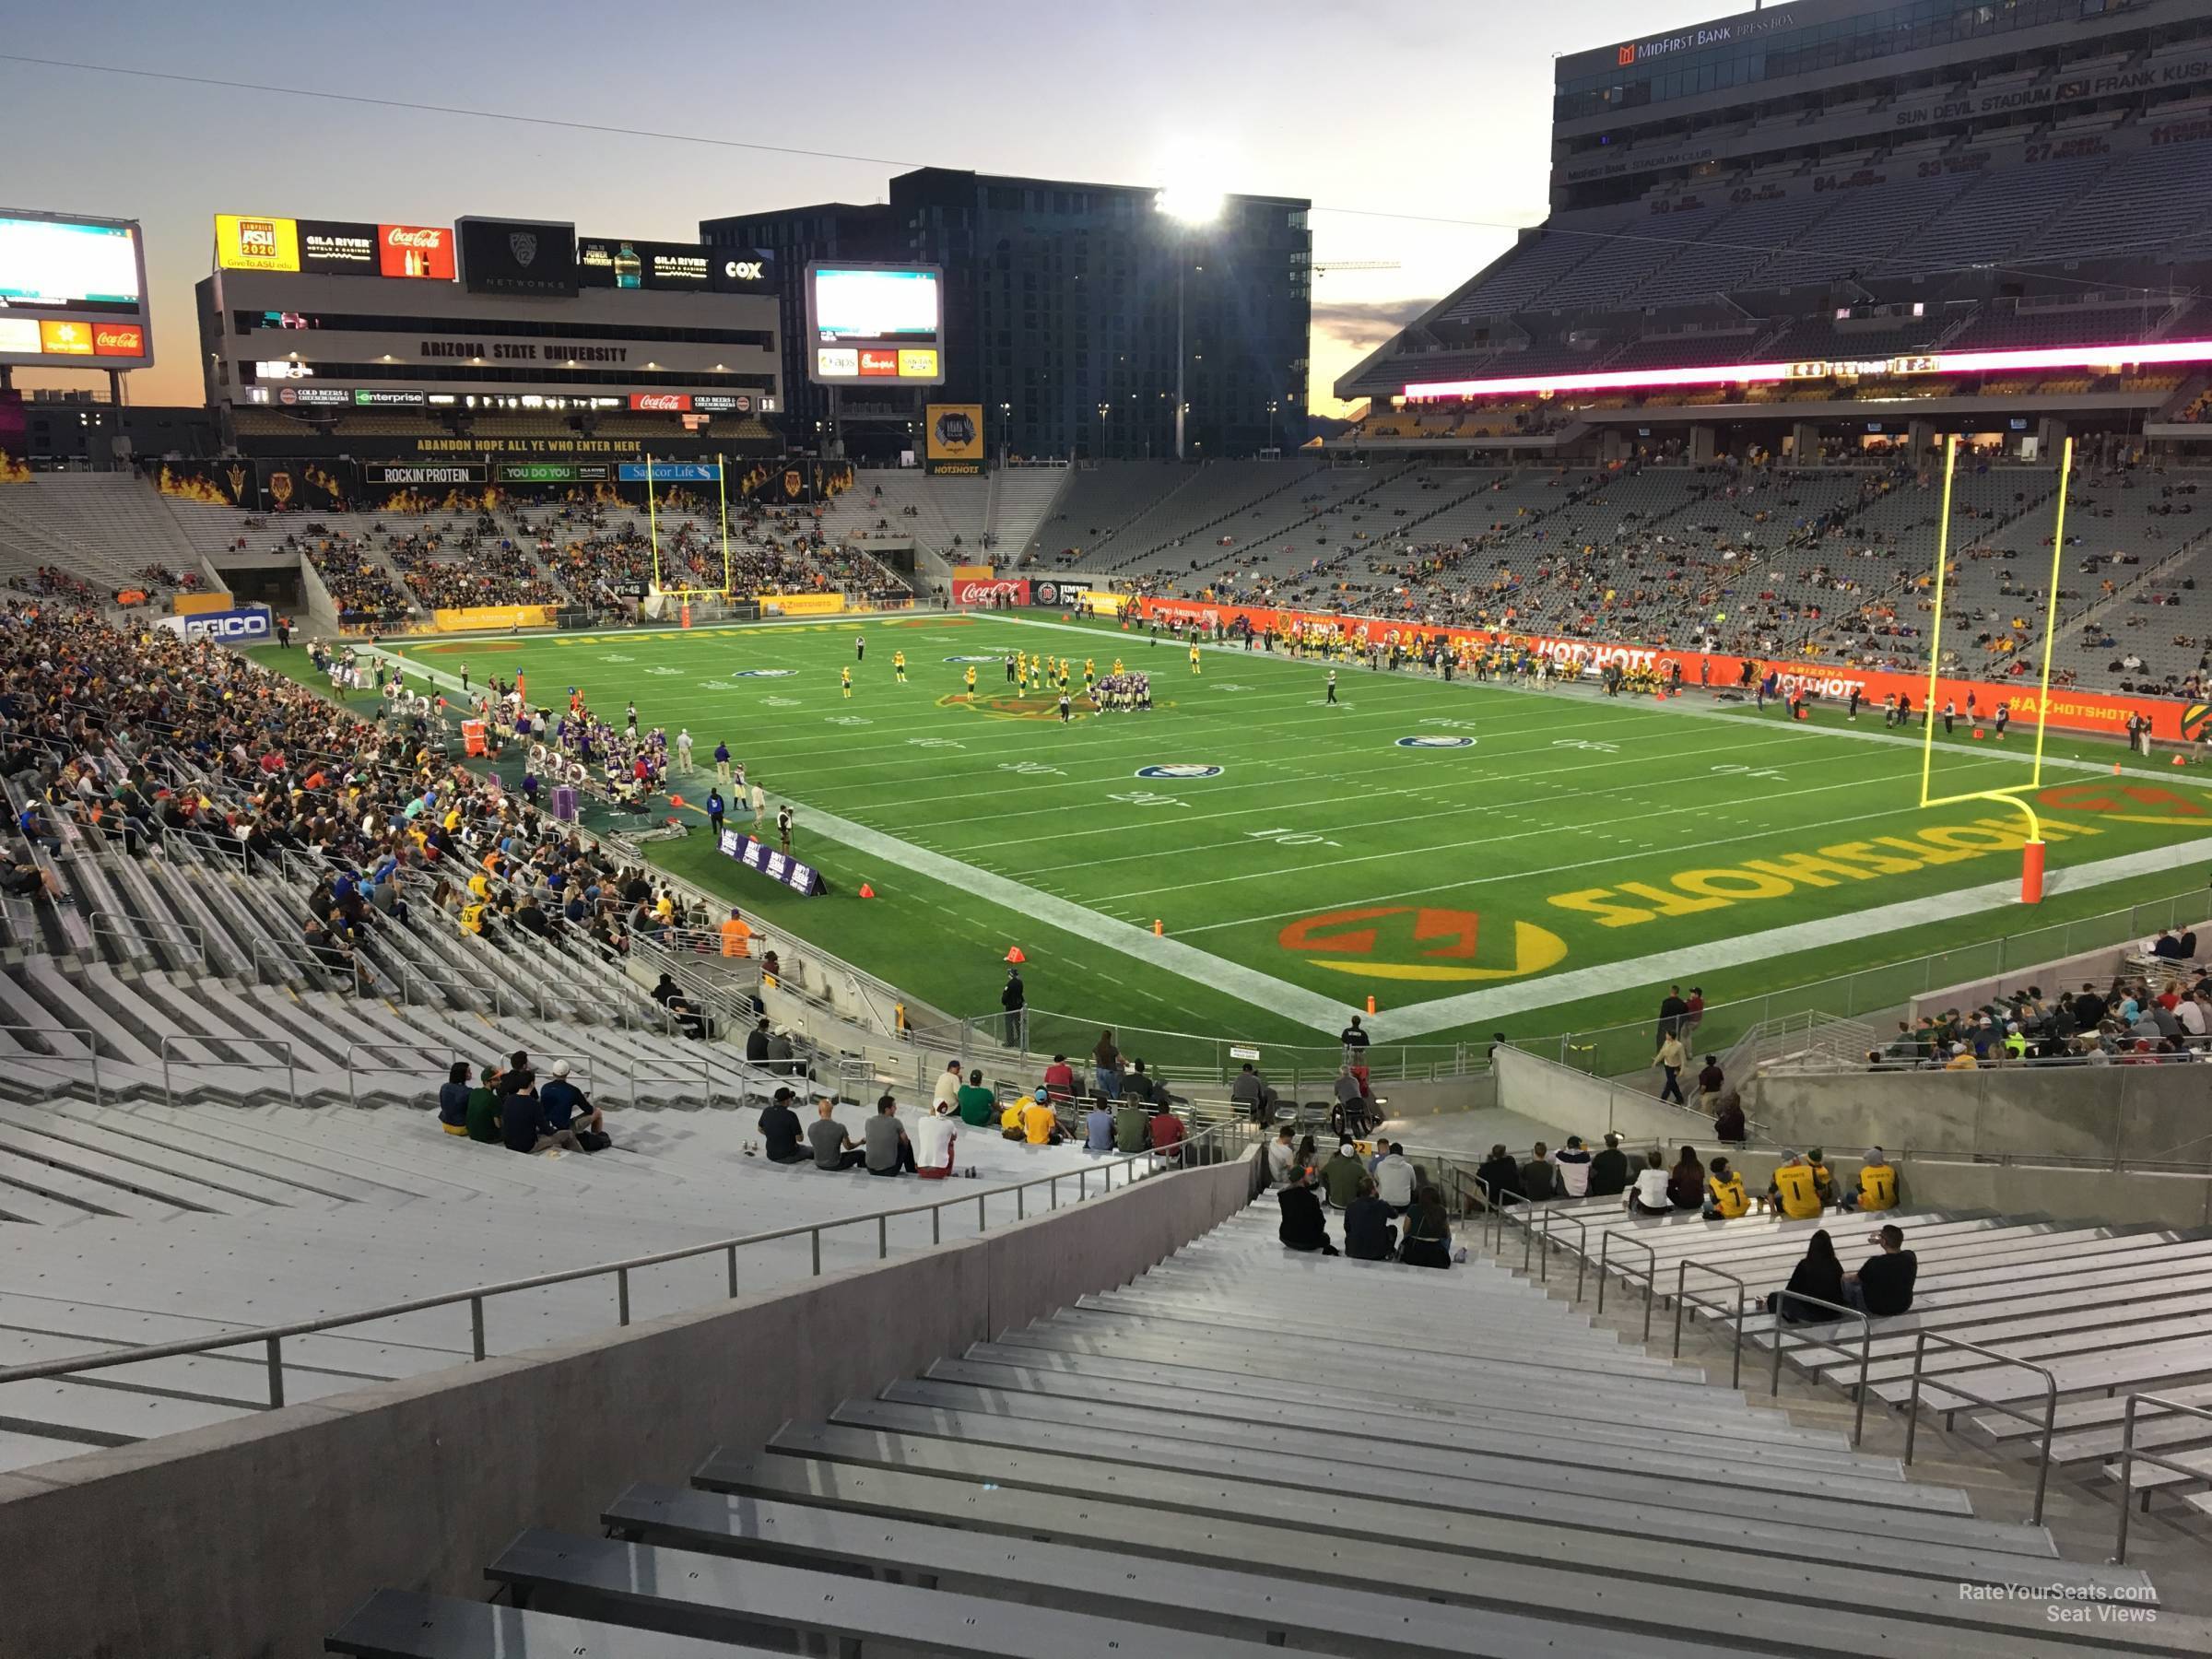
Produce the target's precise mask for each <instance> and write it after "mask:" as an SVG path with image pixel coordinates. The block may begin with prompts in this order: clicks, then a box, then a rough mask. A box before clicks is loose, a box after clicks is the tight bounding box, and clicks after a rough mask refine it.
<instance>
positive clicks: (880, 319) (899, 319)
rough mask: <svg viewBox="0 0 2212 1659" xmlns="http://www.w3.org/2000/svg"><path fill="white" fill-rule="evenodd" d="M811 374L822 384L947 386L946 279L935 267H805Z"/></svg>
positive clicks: (849, 265) (808, 368) (811, 376)
mask: <svg viewBox="0 0 2212 1659" xmlns="http://www.w3.org/2000/svg"><path fill="white" fill-rule="evenodd" d="M806 335H807V343H808V354H807V359H806V371H807V375H808V378H809V379H811V380H812V381H814V382H815V383H816V384H817V385H825V386H848V385H866V384H869V383H872V382H873V383H882V382H888V383H889V384H892V385H906V386H936V385H942V384H943V383H944V381H945V350H944V339H945V277H944V273H943V272H942V271H940V270H939V269H938V268H937V267H936V266H935V265H851V264H828V263H817V264H813V265H808V266H807V267H806Z"/></svg>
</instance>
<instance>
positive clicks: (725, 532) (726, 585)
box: [714, 453, 732, 600]
mask: <svg viewBox="0 0 2212 1659" xmlns="http://www.w3.org/2000/svg"><path fill="white" fill-rule="evenodd" d="M714 488H715V490H716V493H717V494H719V495H720V496H721V498H722V596H723V598H724V599H725V600H726V599H728V598H729V596H730V588H731V585H732V584H731V582H730V458H729V456H727V455H724V454H719V453H718V454H716V455H715V457H714Z"/></svg>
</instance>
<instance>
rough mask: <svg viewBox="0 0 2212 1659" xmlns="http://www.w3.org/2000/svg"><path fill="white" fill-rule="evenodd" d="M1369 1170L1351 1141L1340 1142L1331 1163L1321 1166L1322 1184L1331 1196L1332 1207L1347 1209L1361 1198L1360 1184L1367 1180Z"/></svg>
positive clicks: (1330, 1159)
mask: <svg viewBox="0 0 2212 1659" xmlns="http://www.w3.org/2000/svg"><path fill="white" fill-rule="evenodd" d="M1366 1176H1367V1168H1366V1166H1365V1165H1363V1164H1362V1163H1361V1162H1360V1161H1359V1148H1358V1147H1354V1146H1353V1145H1352V1143H1351V1142H1350V1141H1338V1142H1337V1143H1336V1150H1335V1152H1334V1153H1333V1154H1331V1156H1330V1158H1329V1161H1328V1162H1327V1163H1324V1164H1323V1165H1322V1166H1321V1184H1322V1187H1323V1190H1324V1191H1325V1192H1326V1193H1327V1194H1328V1195H1329V1203H1330V1205H1331V1206H1333V1207H1335V1208H1336V1209H1347V1208H1349V1207H1350V1206H1351V1202H1352V1200H1353V1199H1355V1198H1357V1197H1359V1182H1361V1181H1363V1180H1364V1179H1366Z"/></svg>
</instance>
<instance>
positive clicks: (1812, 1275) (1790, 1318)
mask: <svg viewBox="0 0 2212 1659" xmlns="http://www.w3.org/2000/svg"><path fill="white" fill-rule="evenodd" d="M1789 1288H1790V1290H1791V1291H1794V1293H1795V1295H1796V1296H1810V1297H1818V1299H1819V1300H1821V1301H1824V1302H1839V1303H1840V1302H1841V1301H1842V1300H1843V1264H1842V1263H1841V1262H1840V1261H1838V1260H1837V1259H1836V1241H1834V1240H1833V1239H1831V1238H1830V1237H1829V1236H1828V1229H1827V1228H1825V1227H1824V1228H1822V1229H1820V1230H1818V1232H1816V1233H1814V1234H1813V1236H1812V1237H1811V1238H1810V1239H1808V1240H1806V1246H1805V1255H1804V1257H1803V1258H1802V1259H1801V1260H1800V1261H1799V1262H1798V1264H1797V1265H1796V1266H1795V1267H1794V1268H1792V1269H1791V1270H1790V1283H1789ZM1767 1312H1770V1313H1771V1314H1773V1315H1774V1317H1775V1318H1777V1319H1779V1320H1781V1321H1782V1322H1783V1324H1823V1323H1825V1322H1826V1321H1828V1320H1831V1319H1834V1318H1836V1317H1837V1315H1836V1314H1835V1313H1834V1312H1831V1311H1830V1309H1827V1308H1820V1307H1815V1306H1814V1305H1813V1304H1812V1303H1811V1302H1807V1301H1798V1300H1794V1297H1792V1296H1789V1295H1785V1294H1783V1292H1782V1291H1779V1290H1770V1291H1768V1292H1767Z"/></svg>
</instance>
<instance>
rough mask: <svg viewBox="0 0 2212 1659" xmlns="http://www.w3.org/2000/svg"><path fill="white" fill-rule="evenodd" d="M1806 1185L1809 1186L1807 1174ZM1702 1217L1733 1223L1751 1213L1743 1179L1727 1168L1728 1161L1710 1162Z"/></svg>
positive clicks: (1717, 1159)
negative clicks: (1710, 1170)
mask: <svg viewBox="0 0 2212 1659" xmlns="http://www.w3.org/2000/svg"><path fill="white" fill-rule="evenodd" d="M1806 1184H1807V1185H1808V1186H1809V1185H1810V1184H1811V1180H1810V1176H1809V1174H1808V1176H1807V1179H1806ZM1703 1213H1704V1217H1705V1219H1706V1220H1708V1221H1733V1220H1735V1218H1737V1217H1738V1216H1746V1215H1749V1214H1750V1213H1751V1198H1750V1195H1749V1194H1747V1193H1746V1192H1745V1191H1744V1178H1743V1176H1742V1175H1740V1174H1739V1173H1737V1172H1736V1171H1734V1170H1732V1169H1730V1168H1729V1167H1728V1160H1727V1159H1724V1158H1716V1159H1713V1160H1712V1174H1710V1175H1708V1176H1707V1177H1706V1178H1705V1208H1704V1212H1703Z"/></svg>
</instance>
